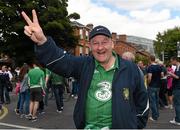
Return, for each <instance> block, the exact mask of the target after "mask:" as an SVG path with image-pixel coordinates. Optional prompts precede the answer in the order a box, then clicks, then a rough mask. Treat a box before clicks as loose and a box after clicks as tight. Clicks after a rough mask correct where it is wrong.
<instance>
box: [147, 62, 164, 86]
mask: <svg viewBox="0 0 180 130" xmlns="http://www.w3.org/2000/svg"><path fill="white" fill-rule="evenodd" d="M147 72H148V73H151V74H152V78H151V82H150V84H149V87H153V88H160V85H161V72H162V67H161V66H160V65H153V64H152V65H150V66H149V67H148V69H147Z"/></svg>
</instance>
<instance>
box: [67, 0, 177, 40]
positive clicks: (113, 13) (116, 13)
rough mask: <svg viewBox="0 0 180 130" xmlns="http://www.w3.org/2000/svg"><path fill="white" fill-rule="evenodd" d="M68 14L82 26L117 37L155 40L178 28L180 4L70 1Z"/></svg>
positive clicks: (142, 0)
mask: <svg viewBox="0 0 180 130" xmlns="http://www.w3.org/2000/svg"><path fill="white" fill-rule="evenodd" d="M67 9H68V13H69V14H70V13H73V12H76V13H78V14H80V17H81V18H80V19H79V20H77V21H78V22H80V23H81V24H83V25H87V24H89V23H92V24H93V25H94V26H97V25H103V26H106V27H108V28H109V29H110V31H111V32H116V33H117V34H126V35H133V36H140V37H144V38H148V39H152V40H155V39H156V35H157V34H158V32H160V33H163V32H164V31H166V30H167V29H172V28H174V27H175V26H178V27H179V26H180V0H69V2H68V8H67Z"/></svg>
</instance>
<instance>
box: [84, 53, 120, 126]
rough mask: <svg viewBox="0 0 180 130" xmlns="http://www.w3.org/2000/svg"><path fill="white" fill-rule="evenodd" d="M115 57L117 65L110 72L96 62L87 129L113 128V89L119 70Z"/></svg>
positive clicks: (87, 106)
mask: <svg viewBox="0 0 180 130" xmlns="http://www.w3.org/2000/svg"><path fill="white" fill-rule="evenodd" d="M113 55H115V54H114V53H113ZM115 57H116V60H115V64H114V65H113V66H112V67H111V68H110V69H109V70H108V71H106V70H105V69H104V68H103V67H102V66H101V65H100V64H99V63H98V62H97V61H95V65H96V67H95V71H94V74H93V78H92V81H91V85H90V88H89V90H88V95H87V101H86V127H85V128H87V129H101V128H103V127H108V128H111V126H112V99H111V98H112V90H111V89H112V80H113V76H114V72H115V69H116V68H118V61H117V60H118V59H117V56H116V55H115Z"/></svg>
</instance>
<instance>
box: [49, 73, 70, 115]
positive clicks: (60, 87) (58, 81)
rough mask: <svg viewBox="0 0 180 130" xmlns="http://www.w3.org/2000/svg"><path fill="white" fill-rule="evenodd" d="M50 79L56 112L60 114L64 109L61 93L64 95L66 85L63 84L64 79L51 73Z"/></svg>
mask: <svg viewBox="0 0 180 130" xmlns="http://www.w3.org/2000/svg"><path fill="white" fill-rule="evenodd" d="M50 78H51V81H52V87H53V89H54V96H55V100H56V107H57V112H58V113H62V111H63V109H64V102H63V93H64V89H65V85H66V84H67V83H66V82H65V78H64V77H62V76H59V75H57V74H55V73H53V72H51V75H50Z"/></svg>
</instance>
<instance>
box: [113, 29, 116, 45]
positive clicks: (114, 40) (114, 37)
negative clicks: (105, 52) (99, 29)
mask: <svg viewBox="0 0 180 130" xmlns="http://www.w3.org/2000/svg"><path fill="white" fill-rule="evenodd" d="M116 37H117V33H115V32H112V40H113V42H114V44H116V41H117V39H116Z"/></svg>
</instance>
